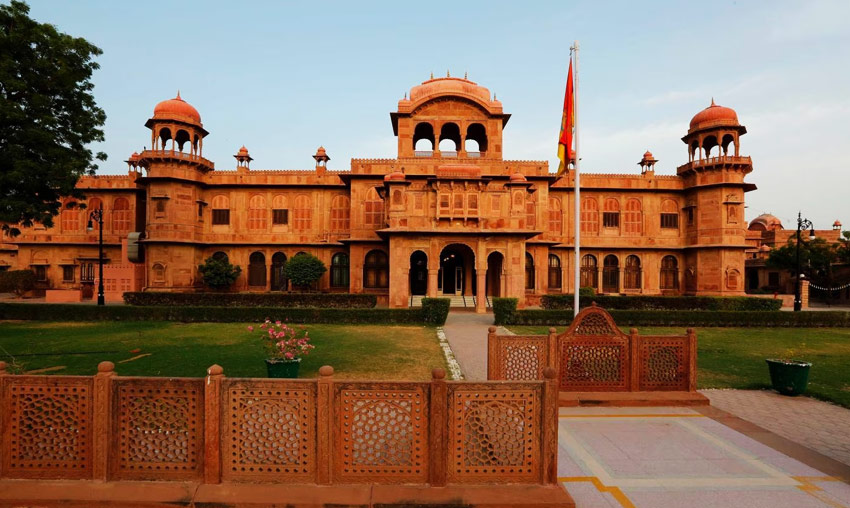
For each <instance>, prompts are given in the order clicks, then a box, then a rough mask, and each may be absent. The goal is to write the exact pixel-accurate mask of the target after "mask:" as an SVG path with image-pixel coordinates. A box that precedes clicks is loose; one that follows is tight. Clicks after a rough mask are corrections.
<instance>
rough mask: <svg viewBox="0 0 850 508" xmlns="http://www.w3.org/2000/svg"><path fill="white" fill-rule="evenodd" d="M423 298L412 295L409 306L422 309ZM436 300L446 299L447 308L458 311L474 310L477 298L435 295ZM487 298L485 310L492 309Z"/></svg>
mask: <svg viewBox="0 0 850 508" xmlns="http://www.w3.org/2000/svg"><path fill="white" fill-rule="evenodd" d="M423 298H425V297H424V296H421V295H413V296H411V297H410V306H411V307H422V299H423ZM437 298H448V299H449V300H450V301H451V303H450V304H449V307H451V308H459V309H464V308H466V309H474V308H475V304H476V303H477V299H478V297H476V296H464V295H437ZM486 298H487V308H488V309H489V308H490V307H492V302H491V301H490V297H489V296H488V297H486Z"/></svg>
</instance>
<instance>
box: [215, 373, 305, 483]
mask: <svg viewBox="0 0 850 508" xmlns="http://www.w3.org/2000/svg"><path fill="white" fill-rule="evenodd" d="M222 392H223V393H222V436H221V445H222V450H221V457H222V477H223V478H225V479H231V480H246V481H257V480H258V479H263V480H267V481H275V482H281V481H284V482H298V481H300V482H305V483H309V482H313V481H315V472H316V384H315V383H311V382H308V381H262V380H225V382H224V383H223V386H222Z"/></svg>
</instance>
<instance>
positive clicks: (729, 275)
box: [726, 268, 741, 290]
mask: <svg viewBox="0 0 850 508" xmlns="http://www.w3.org/2000/svg"><path fill="white" fill-rule="evenodd" d="M740 279H741V272H739V271H738V270H737V269H736V268H727V269H726V289H732V290H735V289H738V285H739V280H740Z"/></svg>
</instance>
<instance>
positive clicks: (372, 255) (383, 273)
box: [363, 250, 390, 288]
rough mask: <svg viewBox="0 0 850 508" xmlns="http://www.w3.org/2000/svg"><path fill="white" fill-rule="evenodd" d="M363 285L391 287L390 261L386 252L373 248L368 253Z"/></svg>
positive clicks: (368, 286) (364, 264) (364, 266)
mask: <svg viewBox="0 0 850 508" xmlns="http://www.w3.org/2000/svg"><path fill="white" fill-rule="evenodd" d="M363 287H367V288H388V287H390V263H389V259H388V258H387V254H386V252H384V251H381V250H372V251H369V252H368V253H367V254H366V260H365V262H364V263H363Z"/></svg>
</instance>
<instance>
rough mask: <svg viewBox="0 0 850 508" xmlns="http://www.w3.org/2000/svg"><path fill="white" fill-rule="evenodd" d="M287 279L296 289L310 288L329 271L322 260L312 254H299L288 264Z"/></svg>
mask: <svg viewBox="0 0 850 508" xmlns="http://www.w3.org/2000/svg"><path fill="white" fill-rule="evenodd" d="M285 271H286V278H287V279H289V281H290V282H291V283H292V285H293V286H296V287H302V288H305V287H309V286H310V285H312V284H313V283H314V282H316V281H317V280H319V278H320V277H321V276H322V274H323V273H325V272H326V271H328V269H327V267H325V264H324V263H322V260H321V259H319V258H317V257H316V256H313V255H312V254H306V253H305V254H298V255H297V256H295V257H293V258H292V259H290V260H289V261H287V262H286V268H285Z"/></svg>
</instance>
